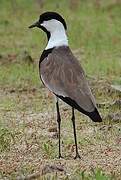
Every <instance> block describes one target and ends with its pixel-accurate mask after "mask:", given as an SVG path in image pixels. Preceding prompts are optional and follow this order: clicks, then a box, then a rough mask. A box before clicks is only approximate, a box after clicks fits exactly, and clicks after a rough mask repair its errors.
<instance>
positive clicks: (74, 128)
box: [72, 107, 80, 159]
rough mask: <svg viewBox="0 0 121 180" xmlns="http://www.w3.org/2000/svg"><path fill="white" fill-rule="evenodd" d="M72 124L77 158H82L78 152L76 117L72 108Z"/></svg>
mask: <svg viewBox="0 0 121 180" xmlns="http://www.w3.org/2000/svg"><path fill="white" fill-rule="evenodd" d="M72 123H73V130H74V140H75V146H76V156H75V158H74V159H76V158H80V155H79V152H78V146H77V137H76V127H75V115H74V108H73V107H72Z"/></svg>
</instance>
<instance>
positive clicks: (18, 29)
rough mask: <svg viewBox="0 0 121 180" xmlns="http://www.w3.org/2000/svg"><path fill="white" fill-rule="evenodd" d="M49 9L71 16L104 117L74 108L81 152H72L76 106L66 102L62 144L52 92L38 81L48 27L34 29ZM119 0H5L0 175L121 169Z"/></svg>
mask: <svg viewBox="0 0 121 180" xmlns="http://www.w3.org/2000/svg"><path fill="white" fill-rule="evenodd" d="M44 11H57V12H59V13H61V14H62V15H63V16H64V18H65V19H66V20H67V24H68V37H69V44H70V47H71V48H72V50H73V52H74V54H75V56H76V57H77V58H78V59H79V61H80V62H81V64H82V65H83V67H84V69H85V71H86V74H87V78H88V80H89V83H90V86H91V87H92V91H93V93H94V94H95V97H96V100H97V103H98V106H99V111H100V112H101V114H102V117H103V123H100V124H98V123H93V122H91V121H90V120H88V119H87V117H85V116H83V115H82V114H80V113H79V112H76V121H77V125H76V126H77V133H78V143H79V151H80V154H81V157H82V159H81V160H73V156H74V149H75V147H74V141H73V134H72V132H73V131H72V124H71V121H70V117H71V110H70V108H69V107H68V106H66V105H65V104H63V103H62V102H60V103H61V114H62V128H61V130H62V131H61V133H62V149H63V156H64V159H61V160H58V159H57V155H58V137H57V136H58V134H57V127H56V113H55V107H54V101H53V97H52V96H51V95H50V93H49V92H48V91H47V90H46V89H45V87H44V86H43V84H42V83H41V82H40V79H39V73H38V61H39V57H40V54H41V52H42V51H43V49H44V47H45V45H46V36H45V34H44V33H43V32H42V31H40V30H38V29H35V30H30V29H28V26H29V25H31V24H32V23H33V22H34V21H35V20H36V19H37V18H38V17H39V15H40V14H41V13H42V12H44ZM120 34H121V2H120V0H107V1H104V0H101V1H99V0H92V1H90V0H85V1H83V0H67V1H65V0H61V1H60V2H59V1H56V0H53V1H49V0H45V1H44V0H43V1H42V0H36V1H34V0H28V1H25V0H8V1H4V0H0V36H1V40H0V179H17V178H18V179H27V178H28V179H32V178H33V179H82V180H83V179H84V180H88V179H89V180H91V179H96V180H108V179H116V180H117V179H120V177H121V150H120V147H121V113H120V109H121V102H120V98H121V92H120V91H117V90H115V89H113V88H112V87H111V84H118V85H119V86H120V85H121V36H120Z"/></svg>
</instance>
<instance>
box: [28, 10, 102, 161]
mask: <svg viewBox="0 0 121 180" xmlns="http://www.w3.org/2000/svg"><path fill="white" fill-rule="evenodd" d="M34 27H37V28H39V29H41V30H43V31H44V32H45V33H46V35H47V45H46V47H45V49H44V51H43V52H42V54H41V56H40V60H39V74H40V79H41V81H42V82H43V84H44V85H45V87H47V88H48V89H49V91H51V92H52V94H53V95H54V96H55V97H56V102H55V103H56V110H57V124H58V139H59V142H58V144H59V146H58V147H59V150H58V151H59V154H58V155H59V156H58V157H59V158H62V154H61V114H60V108H59V100H60V99H61V100H62V101H64V102H65V103H66V104H68V105H69V106H71V109H72V117H71V120H72V124H73V133H74V141H75V151H76V155H75V157H74V159H76V158H81V156H80V154H79V150H78V143H77V135H76V124H75V110H78V111H79V112H81V113H83V114H85V115H86V116H88V117H89V118H90V119H91V120H92V121H94V122H102V118H101V116H100V114H99V112H98V110H97V106H96V102H95V98H94V96H93V95H92V92H91V89H90V87H89V85H88V81H87V80H86V75H85V72H84V70H83V68H82V66H81V64H80V63H79V61H78V60H77V59H76V57H75V56H74V55H73V53H72V51H71V49H70V47H69V43H68V36H67V24H66V21H65V19H64V18H63V17H62V15H60V14H59V13H58V12H53V11H47V12H44V13H42V14H41V15H40V16H39V20H37V21H36V22H35V23H33V24H32V25H31V26H29V28H34Z"/></svg>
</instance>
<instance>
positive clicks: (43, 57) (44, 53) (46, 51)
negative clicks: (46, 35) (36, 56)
mask: <svg viewBox="0 0 121 180" xmlns="http://www.w3.org/2000/svg"><path fill="white" fill-rule="evenodd" d="M53 49H54V47H53V48H50V49H47V50H44V51H43V52H42V55H41V57H40V60H39V69H40V64H41V62H42V61H43V60H44V59H45V58H46V57H47V56H48V54H50V53H51V52H52V51H53Z"/></svg>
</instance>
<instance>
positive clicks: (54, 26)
mask: <svg viewBox="0 0 121 180" xmlns="http://www.w3.org/2000/svg"><path fill="white" fill-rule="evenodd" d="M41 25H42V26H43V27H45V28H46V29H47V31H49V32H50V39H49V41H48V44H47V46H46V48H45V49H46V50H47V49H50V48H53V47H59V46H68V39H67V35H66V31H65V28H64V26H63V24H62V23H61V22H60V21H57V20H55V19H51V20H48V21H44V22H43V23H42V24H41Z"/></svg>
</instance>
